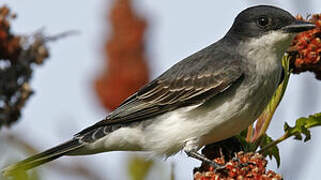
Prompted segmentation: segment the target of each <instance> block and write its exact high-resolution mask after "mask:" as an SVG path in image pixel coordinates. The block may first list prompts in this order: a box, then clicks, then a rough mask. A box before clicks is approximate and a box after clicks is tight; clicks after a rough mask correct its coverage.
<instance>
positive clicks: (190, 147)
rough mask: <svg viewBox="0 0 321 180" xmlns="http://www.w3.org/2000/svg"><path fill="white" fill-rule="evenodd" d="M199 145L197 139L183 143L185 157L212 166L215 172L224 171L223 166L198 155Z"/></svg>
mask: <svg viewBox="0 0 321 180" xmlns="http://www.w3.org/2000/svg"><path fill="white" fill-rule="evenodd" d="M198 149H199V145H198V140H197V139H191V140H188V141H186V142H185V146H184V152H185V153H186V154H187V156H189V157H192V158H194V159H197V160H200V161H202V162H206V163H208V164H209V165H211V166H213V167H214V169H215V170H222V169H225V166H223V165H220V164H218V163H216V162H214V161H212V160H210V159H208V158H207V157H205V156H204V155H203V154H200V153H198V152H197V151H198Z"/></svg>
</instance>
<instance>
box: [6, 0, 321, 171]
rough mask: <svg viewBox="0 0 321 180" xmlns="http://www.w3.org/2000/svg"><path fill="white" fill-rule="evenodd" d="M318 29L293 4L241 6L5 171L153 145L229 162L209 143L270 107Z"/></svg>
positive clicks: (162, 152)
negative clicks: (293, 50)
mask: <svg viewBox="0 0 321 180" xmlns="http://www.w3.org/2000/svg"><path fill="white" fill-rule="evenodd" d="M313 28H315V25H314V24H311V23H308V22H304V21H300V20H297V19H296V18H295V17H294V16H292V15H291V14H290V13H289V12H287V11H286V10H283V9H281V8H278V7H275V6H269V5H258V6H253V7H249V8H247V9H245V10H243V11H242V12H240V13H239V14H238V15H237V16H236V18H235V20H234V22H233V24H232V26H231V28H230V29H229V30H228V32H227V33H226V34H225V35H224V36H223V37H222V38H221V39H220V40H218V41H217V42H215V43H213V44H211V45H209V46H207V47H205V48H204V49H202V50H200V51H198V52H196V53H194V54H192V55H190V56H188V57H186V58H185V59H183V60H181V61H179V62H178V63H176V64H175V65H173V66H172V67H171V68H169V69H168V70H167V71H165V72H164V73H163V74H161V75H160V76H158V77H157V78H156V79H154V80H152V81H151V82H149V83H148V84H146V85H145V86H143V87H142V88H141V89H140V90H138V91H137V92H136V93H134V94H133V95H131V96H129V97H128V98H127V99H126V100H124V101H123V102H122V103H121V104H120V105H119V107H118V108H116V109H115V110H114V111H112V112H111V113H109V114H108V115H107V116H106V118H105V119H103V120H101V121H99V122H97V123H95V124H93V125H92V126H89V127H87V128H85V129H83V130H81V131H80V132H79V133H77V134H75V135H74V136H73V137H72V138H71V139H70V140H68V141H66V142H64V143H62V144H60V145H58V146H55V147H53V148H51V149H49V150H46V151H44V152H41V153H39V154H36V155H34V156H31V157H29V158H27V159H25V160H23V161H21V162H18V163H15V164H13V165H9V166H8V167H5V168H4V169H3V170H2V173H3V174H4V175H5V176H10V175H13V174H14V173H15V172H17V171H27V170H29V169H31V168H34V167H36V166H39V165H42V164H44V163H47V162H49V161H52V160H55V159H57V158H59V157H61V156H76V155H90V154H95V153H102V152H109V151H146V152H151V153H152V154H153V155H155V156H163V157H166V158H167V157H169V156H172V155H174V154H176V153H177V152H180V151H184V152H185V153H186V154H187V156H188V157H191V158H195V159H198V160H201V161H204V162H208V163H210V164H211V165H213V166H214V167H215V168H220V167H221V165H219V164H216V163H215V162H213V161H211V160H209V159H208V158H206V157H205V156H204V155H202V154H200V153H199V152H198V150H200V149H201V148H202V147H203V146H205V145H207V144H211V143H215V142H218V141H221V140H224V139H227V138H229V137H232V136H235V135H237V134H238V133H240V132H241V131H242V130H244V129H246V128H247V127H248V126H249V125H251V124H252V123H253V122H254V121H255V120H256V119H257V118H258V117H259V115H260V114H261V113H262V112H263V110H264V108H265V107H266V106H267V104H268V103H269V101H270V99H271V98H272V96H273V94H274V92H275V91H276V89H277V87H278V85H279V84H280V82H281V81H282V75H283V68H282V65H281V58H282V57H283V56H284V53H285V52H286V50H287V48H288V46H289V45H290V44H291V41H292V40H293V38H294V37H295V35H296V34H297V33H300V32H303V31H307V30H311V29H313Z"/></svg>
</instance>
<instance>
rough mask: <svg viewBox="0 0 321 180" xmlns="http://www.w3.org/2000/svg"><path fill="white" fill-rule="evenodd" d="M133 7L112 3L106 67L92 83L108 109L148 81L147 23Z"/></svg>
mask: <svg viewBox="0 0 321 180" xmlns="http://www.w3.org/2000/svg"><path fill="white" fill-rule="evenodd" d="M132 4H133V2H132V1H131V0H118V1H114V4H113V6H112V9H111V11H110V16H109V17H110V18H109V19H110V23H111V26H110V27H111V32H110V33H108V34H110V36H109V39H108V41H107V43H106V46H105V52H106V55H107V56H106V58H105V60H106V63H105V68H104V72H103V73H102V74H101V75H99V76H98V77H97V78H96V80H95V82H94V83H95V84H94V86H95V90H96V93H97V95H98V97H99V100H100V101H101V103H102V104H103V105H104V107H105V108H106V109H108V110H113V109H115V108H116V107H117V106H119V104H120V103H121V102H122V101H124V100H125V99H126V98H127V97H128V96H130V95H131V94H133V93H135V92H136V91H137V90H138V89H140V88H141V87H142V86H143V85H145V84H146V83H147V82H148V81H149V69H148V65H147V63H146V62H147V59H146V55H145V48H144V46H145V42H144V37H145V32H146V27H147V23H146V20H145V19H144V18H142V17H141V16H139V15H138V14H137V12H136V11H135V9H134V8H133V5H132Z"/></svg>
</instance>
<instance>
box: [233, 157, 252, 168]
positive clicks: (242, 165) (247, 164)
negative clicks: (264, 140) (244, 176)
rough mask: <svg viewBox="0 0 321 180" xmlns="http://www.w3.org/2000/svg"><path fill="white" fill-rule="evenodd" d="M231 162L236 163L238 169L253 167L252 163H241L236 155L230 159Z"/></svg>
mask: <svg viewBox="0 0 321 180" xmlns="http://www.w3.org/2000/svg"><path fill="white" fill-rule="evenodd" d="M232 161H234V162H238V167H240V168H243V167H247V166H249V165H254V163H252V162H246V163H242V161H241V160H240V158H238V157H237V156H236V155H235V156H234V157H233V158H232Z"/></svg>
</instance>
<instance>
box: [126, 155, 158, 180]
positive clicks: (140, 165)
mask: <svg viewBox="0 0 321 180" xmlns="http://www.w3.org/2000/svg"><path fill="white" fill-rule="evenodd" d="M153 164H154V161H153V160H146V159H145V158H143V157H138V156H134V157H132V158H131V159H130V160H129V163H128V171H129V175H130V177H131V179H132V180H143V179H145V178H146V176H147V174H148V172H149V170H150V168H151V167H152V165H153Z"/></svg>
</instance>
